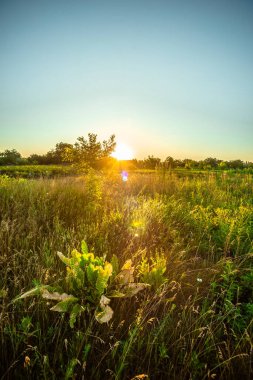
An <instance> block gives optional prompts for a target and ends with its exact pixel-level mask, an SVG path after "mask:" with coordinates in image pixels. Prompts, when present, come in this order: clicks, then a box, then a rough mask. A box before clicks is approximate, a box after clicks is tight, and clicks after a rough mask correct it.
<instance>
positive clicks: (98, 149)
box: [65, 133, 116, 169]
mask: <svg viewBox="0 0 253 380" xmlns="http://www.w3.org/2000/svg"><path fill="white" fill-rule="evenodd" d="M115 147H116V142H115V135H112V136H110V138H109V139H108V140H104V141H103V142H102V143H100V142H99V141H97V135H96V134H94V133H89V134H88V140H86V139H85V138H84V137H78V138H77V142H76V143H75V144H74V146H73V149H69V150H68V151H67V150H65V153H67V154H66V159H67V160H68V161H69V162H74V163H76V164H78V165H79V166H80V167H81V166H82V167H91V168H94V169H97V168H100V167H101V165H102V162H103V161H105V159H108V158H110V155H111V153H112V152H113V151H114V150H115ZM107 161H108V160H107Z"/></svg>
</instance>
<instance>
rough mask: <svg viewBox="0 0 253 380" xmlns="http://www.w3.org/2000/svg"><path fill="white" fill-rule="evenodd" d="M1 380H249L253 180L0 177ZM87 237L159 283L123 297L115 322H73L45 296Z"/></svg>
mask: <svg viewBox="0 0 253 380" xmlns="http://www.w3.org/2000/svg"><path fill="white" fill-rule="evenodd" d="M0 210H1V213H0V225H1V228H0V249H1V256H0V297H1V306H0V307H1V309H0V313H1V314H0V334H1V336H0V373H1V375H2V377H1V378H2V379H59V378H61V379H64V378H65V379H72V378H78V379H82V378H84V379H141V378H146V379H238V378H240V377H241V378H243V379H250V378H251V376H252V374H253V371H252V350H253V343H252V330H253V327H252V317H253V295H252V280H253V269H252V253H253V250H252V241H253V180H252V176H250V175H242V174H235V173H233V174H231V175H229V174H224V173H218V174H215V175H213V174H206V175H203V174H202V175H201V176H197V175H196V176H195V177H194V176H193V177H189V176H186V175H185V176H180V177H179V176H177V175H175V174H173V172H172V173H170V174H169V175H167V174H166V173H152V174H132V175H130V177H129V181H128V182H126V183H124V182H122V181H121V178H120V177H119V176H118V174H117V173H111V174H110V175H109V174H107V175H101V174H96V173H94V172H93V173H92V172H91V173H89V174H88V175H86V176H85V177H78V178H61V179H37V180H32V179H31V180H26V179H13V178H8V177H4V176H3V177H1V178H0ZM82 240H85V241H86V242H87V244H88V247H89V248H90V250H91V251H93V252H95V254H96V255H98V256H103V257H106V260H108V261H110V260H111V259H112V257H113V255H116V256H117V257H118V260H119V265H120V266H121V265H123V263H124V262H125V260H127V259H129V258H131V259H132V261H133V264H134V266H135V272H136V275H137V278H139V280H140V281H143V280H145V281H149V282H150V284H151V287H150V288H149V289H146V290H144V291H143V292H140V293H138V294H137V295H136V296H135V298H130V299H124V300H120V299H115V300H113V301H112V302H111V305H112V307H113V309H114V317H113V319H112V320H111V321H110V322H109V323H108V324H106V325H104V324H103V325H100V324H99V323H98V322H97V321H96V320H95V319H94V316H93V315H92V314H89V313H88V314H86V315H82V316H80V317H79V318H78V321H77V323H76V325H75V327H74V328H73V329H71V328H70V327H69V324H68V317H67V316H65V314H58V313H54V312H52V311H50V310H49V307H48V305H47V304H46V303H45V300H41V299H40V298H27V299H24V300H22V299H21V300H19V301H17V302H13V300H14V299H15V297H17V296H18V295H19V294H21V293H23V292H25V291H27V290H29V289H30V288H32V287H33V286H34V285H35V284H41V283H42V284H50V285H53V286H55V287H57V286H58V284H59V283H61V281H62V280H63V278H64V276H65V267H64V265H62V263H61V262H60V261H59V260H58V258H57V255H56V252H57V251H61V252H63V253H64V254H65V255H68V254H70V252H71V251H72V250H73V249H74V248H77V249H79V248H80V244H81V241H82Z"/></svg>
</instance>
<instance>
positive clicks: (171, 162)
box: [164, 156, 174, 170]
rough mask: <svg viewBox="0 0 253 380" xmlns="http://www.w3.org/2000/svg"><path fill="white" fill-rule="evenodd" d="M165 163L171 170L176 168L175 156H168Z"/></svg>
mask: <svg viewBox="0 0 253 380" xmlns="http://www.w3.org/2000/svg"><path fill="white" fill-rule="evenodd" d="M164 165H165V167H166V168H168V169H170V170H171V169H173V168H174V159H173V157H171V156H168V157H167V158H166V159H165V161H164Z"/></svg>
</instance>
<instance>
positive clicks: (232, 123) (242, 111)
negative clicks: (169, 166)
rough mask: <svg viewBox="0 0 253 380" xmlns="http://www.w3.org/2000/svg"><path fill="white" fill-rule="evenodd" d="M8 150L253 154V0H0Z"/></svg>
mask: <svg viewBox="0 0 253 380" xmlns="http://www.w3.org/2000/svg"><path fill="white" fill-rule="evenodd" d="M0 48H1V60H0V151H2V150H4V149H7V148H15V149H17V150H18V151H19V152H21V153H22V154H23V155H24V156H26V155H29V154H30V153H45V152H47V151H49V150H50V149H52V148H53V147H54V146H55V144H56V143H58V142H60V141H63V142H70V143H74V142H75V141H76V138H77V137H78V136H87V134H88V132H94V133H97V134H98V138H99V140H102V139H106V138H108V137H109V136H110V135H111V134H113V133H114V134H115V135H116V141H118V142H121V143H125V144H128V145H129V146H131V147H132V149H133V151H134V155H135V157H137V158H143V157H147V155H148V154H153V155H155V156H158V157H161V158H165V157H167V156H173V157H174V158H186V157H188V158H195V159H202V158H206V157H209V156H211V157H217V158H221V159H236V158H241V159H243V160H250V161H253V1H251V0H248V1H246V0H237V1H236V0H212V1H211V0H201V1H200V0H192V1H191V0H185V1H184V0H174V1H172V0H167V1H165V0H154V1H153V0H152V1H151V0H135V1H132V0H128V1H126V0H125V1H120V0H117V1H116V0H115V1H114V0H106V1H105V0H101V1H98V0H72V1H65V0H59V1H57V0H43V1H42V0H37V1H35V0H33V1H32V0H30V1H28V0H22V1H18V0H16V1H15V0H0Z"/></svg>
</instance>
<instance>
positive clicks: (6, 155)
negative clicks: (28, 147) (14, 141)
mask: <svg viewBox="0 0 253 380" xmlns="http://www.w3.org/2000/svg"><path fill="white" fill-rule="evenodd" d="M20 163H22V157H21V154H20V153H19V152H18V151H17V150H16V149H11V150H9V149H6V150H5V151H4V152H2V153H0V164H1V165H18V164H20Z"/></svg>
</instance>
